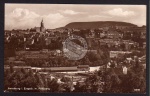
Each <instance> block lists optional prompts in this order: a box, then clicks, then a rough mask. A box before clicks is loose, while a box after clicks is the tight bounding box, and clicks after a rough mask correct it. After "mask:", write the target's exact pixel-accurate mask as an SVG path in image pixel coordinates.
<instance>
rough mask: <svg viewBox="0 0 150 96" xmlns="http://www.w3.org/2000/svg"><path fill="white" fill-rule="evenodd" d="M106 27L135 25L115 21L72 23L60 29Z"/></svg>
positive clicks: (133, 25)
mask: <svg viewBox="0 0 150 96" xmlns="http://www.w3.org/2000/svg"><path fill="white" fill-rule="evenodd" d="M108 26H129V27H136V26H137V25H135V24H132V23H127V22H116V21H97V22H94V21H93V22H72V23H69V24H67V25H66V26H65V27H62V28H77V29H92V28H101V27H108Z"/></svg>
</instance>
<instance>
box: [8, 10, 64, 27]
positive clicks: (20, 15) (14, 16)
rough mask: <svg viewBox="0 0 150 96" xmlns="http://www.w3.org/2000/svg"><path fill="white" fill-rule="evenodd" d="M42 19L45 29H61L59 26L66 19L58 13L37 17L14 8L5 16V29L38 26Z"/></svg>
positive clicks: (31, 12) (30, 12) (35, 14)
mask: <svg viewBox="0 0 150 96" xmlns="http://www.w3.org/2000/svg"><path fill="white" fill-rule="evenodd" d="M42 18H43V20H44V23H45V27H46V28H57V27H61V26H62V25H61V24H63V23H65V22H66V21H65V20H66V17H64V16H63V15H62V14H60V13H50V14H48V15H39V14H37V13H35V12H33V11H30V10H27V9H22V8H16V9H14V10H13V11H12V12H11V13H9V14H6V15H5V29H26V28H33V27H35V26H40V22H41V20H42Z"/></svg>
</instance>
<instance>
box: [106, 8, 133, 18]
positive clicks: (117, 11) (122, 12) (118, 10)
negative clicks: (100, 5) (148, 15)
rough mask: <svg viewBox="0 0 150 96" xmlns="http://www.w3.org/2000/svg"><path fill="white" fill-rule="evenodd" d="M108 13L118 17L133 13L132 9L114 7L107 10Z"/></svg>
mask: <svg viewBox="0 0 150 96" xmlns="http://www.w3.org/2000/svg"><path fill="white" fill-rule="evenodd" d="M108 14H110V15H113V16H120V17H122V16H123V17H126V16H133V15H135V12H134V11H125V10H123V9H122V8H115V9H112V10H109V11H108Z"/></svg>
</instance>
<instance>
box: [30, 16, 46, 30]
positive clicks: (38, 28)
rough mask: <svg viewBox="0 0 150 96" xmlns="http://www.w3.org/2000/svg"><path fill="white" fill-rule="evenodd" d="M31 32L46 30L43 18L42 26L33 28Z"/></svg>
mask: <svg viewBox="0 0 150 96" xmlns="http://www.w3.org/2000/svg"><path fill="white" fill-rule="evenodd" d="M30 32H46V28H45V27H44V22H43V19H42V21H41V26H40V27H34V28H31V29H30Z"/></svg>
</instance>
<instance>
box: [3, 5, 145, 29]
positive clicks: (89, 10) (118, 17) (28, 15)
mask: <svg viewBox="0 0 150 96" xmlns="http://www.w3.org/2000/svg"><path fill="white" fill-rule="evenodd" d="M42 19H43V21H44V26H45V28H46V29H54V28H58V27H64V26H65V25H67V24H68V23H70V22H89V21H122V22H129V23H133V24H136V25H138V26H142V25H146V6H145V5H104V4H103V5H102V4H101V5H100V4H99V5H98V4H89V5H87V4H10V3H6V4H5V30H12V29H28V28H29V29H30V28H34V27H39V26H40V22H41V20H42Z"/></svg>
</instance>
